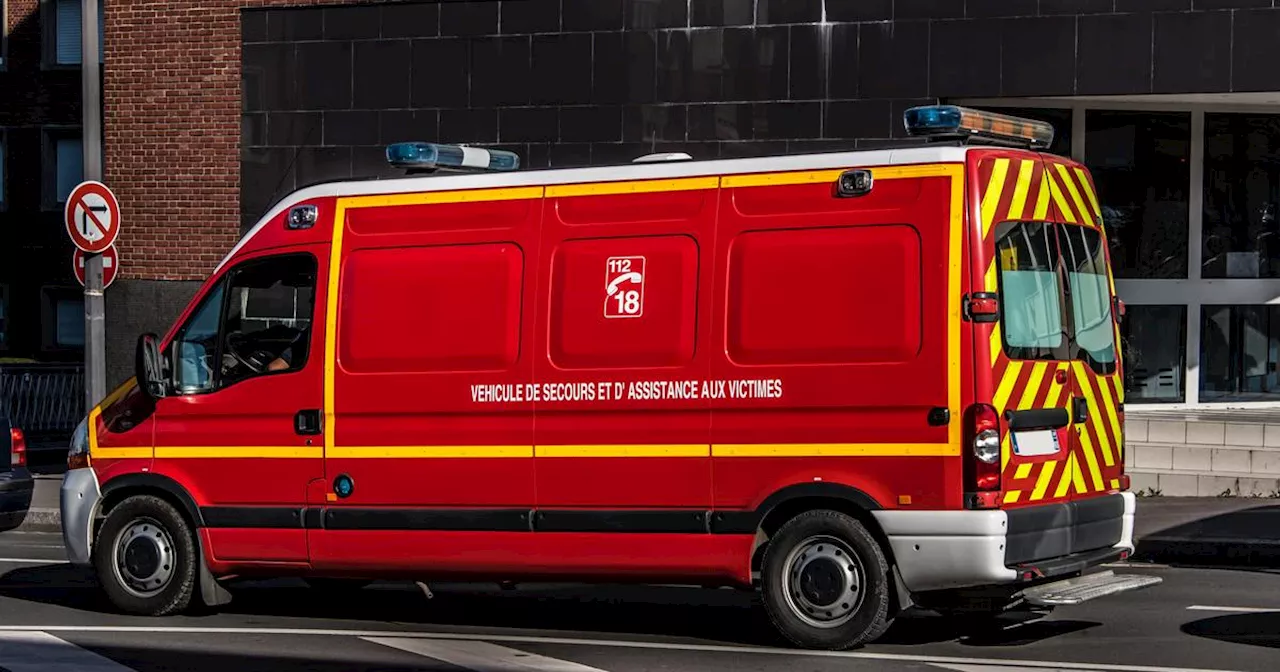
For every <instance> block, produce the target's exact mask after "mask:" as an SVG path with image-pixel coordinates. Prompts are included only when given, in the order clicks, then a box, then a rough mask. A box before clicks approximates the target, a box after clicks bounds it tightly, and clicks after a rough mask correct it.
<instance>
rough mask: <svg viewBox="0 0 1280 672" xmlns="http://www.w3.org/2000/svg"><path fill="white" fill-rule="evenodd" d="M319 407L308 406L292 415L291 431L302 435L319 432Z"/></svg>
mask: <svg viewBox="0 0 1280 672" xmlns="http://www.w3.org/2000/svg"><path fill="white" fill-rule="evenodd" d="M320 418H321V415H320V409H317V408H309V409H306V410H302V411H298V414H297V415H295V416H293V431H295V432H297V433H298V434H301V435H303V436H310V435H315V434H319V433H320Z"/></svg>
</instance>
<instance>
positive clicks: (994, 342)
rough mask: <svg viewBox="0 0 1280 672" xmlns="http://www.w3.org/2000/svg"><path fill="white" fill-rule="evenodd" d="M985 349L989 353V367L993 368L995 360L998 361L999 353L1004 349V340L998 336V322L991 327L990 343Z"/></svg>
mask: <svg viewBox="0 0 1280 672" xmlns="http://www.w3.org/2000/svg"><path fill="white" fill-rule="evenodd" d="M987 347H988V348H989V349H990V351H991V366H995V365H996V360H998V359H1000V351H1001V350H1002V349H1003V348H1004V340H1003V339H1002V337H1001V336H1000V323H999V322H996V323H995V324H993V325H991V343H990V344H989V345H988V346H987Z"/></svg>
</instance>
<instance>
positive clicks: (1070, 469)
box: [1053, 453, 1079, 499]
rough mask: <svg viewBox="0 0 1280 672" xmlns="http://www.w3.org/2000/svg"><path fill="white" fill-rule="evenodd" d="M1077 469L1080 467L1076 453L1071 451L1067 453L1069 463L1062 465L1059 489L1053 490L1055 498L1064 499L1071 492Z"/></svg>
mask: <svg viewBox="0 0 1280 672" xmlns="http://www.w3.org/2000/svg"><path fill="white" fill-rule="evenodd" d="M1076 469H1079V467H1078V466H1076V454H1075V453H1071V454H1069V455H1067V463H1066V464H1064V465H1062V476H1061V477H1060V478H1059V479H1058V488H1057V490H1054V492H1053V498H1054V499H1062V498H1063V497H1066V496H1067V493H1069V492H1071V479H1072V478H1073V477H1074V476H1075V471H1076Z"/></svg>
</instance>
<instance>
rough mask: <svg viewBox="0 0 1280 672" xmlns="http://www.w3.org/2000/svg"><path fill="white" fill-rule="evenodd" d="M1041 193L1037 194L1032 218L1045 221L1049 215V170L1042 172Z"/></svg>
mask: <svg viewBox="0 0 1280 672" xmlns="http://www.w3.org/2000/svg"><path fill="white" fill-rule="evenodd" d="M1040 175H1041V178H1040V193H1039V194H1037V195H1036V209H1035V212H1034V213H1032V215H1031V218H1032V219H1034V220H1036V221H1037V222H1043V221H1044V220H1045V218H1046V217H1048V216H1049V180H1048V177H1049V171H1047V170H1046V171H1042V172H1041V173H1040Z"/></svg>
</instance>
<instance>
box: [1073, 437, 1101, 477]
mask: <svg viewBox="0 0 1280 672" xmlns="http://www.w3.org/2000/svg"><path fill="white" fill-rule="evenodd" d="M1077 436H1079V437H1080V450H1081V452H1083V453H1084V460H1085V463H1086V464H1087V465H1088V467H1089V478H1091V479H1092V480H1093V488H1094V489H1095V490H1102V489H1103V487H1102V470H1101V469H1099V468H1098V457H1097V455H1095V454H1094V452H1093V440H1092V439H1090V438H1089V432H1080V433H1079V434H1077Z"/></svg>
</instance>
